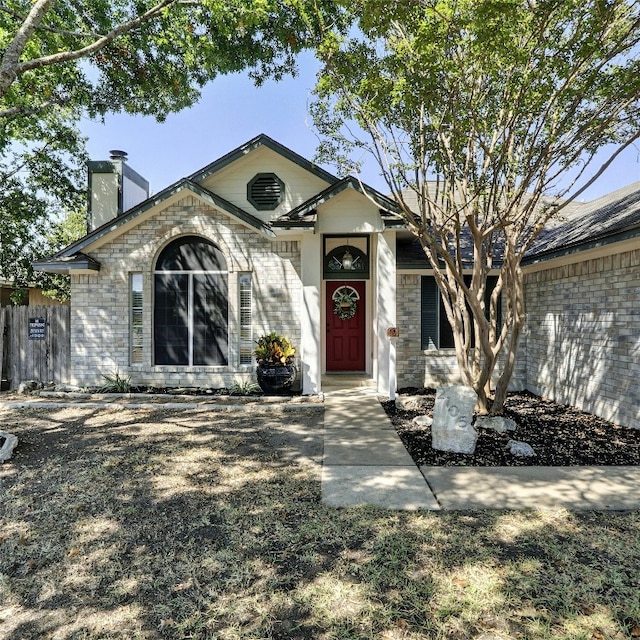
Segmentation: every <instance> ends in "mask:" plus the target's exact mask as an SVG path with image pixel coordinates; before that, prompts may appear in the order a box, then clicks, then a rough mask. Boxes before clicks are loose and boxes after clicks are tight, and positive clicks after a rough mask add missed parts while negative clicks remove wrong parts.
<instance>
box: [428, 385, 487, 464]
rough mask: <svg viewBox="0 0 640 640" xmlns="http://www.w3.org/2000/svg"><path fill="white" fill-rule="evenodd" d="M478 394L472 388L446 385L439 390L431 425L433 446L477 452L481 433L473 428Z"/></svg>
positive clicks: (460, 451) (440, 448) (454, 450)
mask: <svg viewBox="0 0 640 640" xmlns="http://www.w3.org/2000/svg"><path fill="white" fill-rule="evenodd" d="M477 400H478V397H477V395H476V392H475V391H474V390H473V389H471V387H465V386H462V385H457V386H451V387H442V388H441V389H438V391H437V393H436V401H435V405H434V407H433V425H432V427H431V446H432V447H433V448H434V449H437V450H438V451H452V452H454V453H473V452H474V451H475V448H476V442H477V441H478V432H477V431H476V430H475V429H474V428H473V426H472V424H471V420H472V419H473V410H474V408H475V405H476V402H477Z"/></svg>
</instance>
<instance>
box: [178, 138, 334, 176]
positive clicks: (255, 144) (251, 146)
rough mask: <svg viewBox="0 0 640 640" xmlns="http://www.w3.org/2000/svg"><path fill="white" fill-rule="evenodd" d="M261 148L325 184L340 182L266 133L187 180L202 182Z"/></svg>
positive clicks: (193, 174)
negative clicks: (270, 151) (293, 164)
mask: <svg viewBox="0 0 640 640" xmlns="http://www.w3.org/2000/svg"><path fill="white" fill-rule="evenodd" d="M259 147H266V148H267V149H271V150H272V151H274V152H275V153H277V154H279V155H281V156H283V157H284V158H286V159H287V160H290V161H291V162H294V163H295V164H297V165H298V166H299V167H301V168H302V169H304V170H305V171H308V172H310V173H312V174H314V175H315V176H316V177H318V178H320V179H321V180H324V181H325V182H328V183H330V184H334V183H336V182H338V181H339V179H338V178H336V176H334V175H333V174H331V173H329V172H328V171H325V170H324V169H322V168H321V167H319V166H318V165H317V164H315V163H313V162H310V161H309V160H307V159H306V158H303V157H302V156H301V155H298V154H297V153H296V152H295V151H292V150H291V149H288V148H287V147H285V146H284V145H281V144H280V143H279V142H276V141H275V140H273V139H272V138H270V137H269V136H267V135H265V134H264V133H261V134H260V135H258V136H256V137H255V138H253V139H252V140H249V142H246V143H245V144H243V145H242V146H240V147H238V148H237V149H234V150H233V151H230V152H229V153H227V154H226V155H224V156H222V157H221V158H218V159H217V160H214V161H213V162H212V163H211V164H208V165H207V166H206V167H203V168H202V169H199V170H198V171H196V172H195V173H192V174H191V175H190V176H188V178H187V180H191V181H192V182H202V181H203V180H205V179H206V178H208V177H209V176H210V175H212V174H214V173H216V171H220V170H221V169H224V168H225V167H227V166H228V165H230V164H231V163H233V162H235V161H236V160H238V159H240V158H242V157H243V156H246V155H247V154H248V153H250V152H251V151H254V150H255V149H258V148H259Z"/></svg>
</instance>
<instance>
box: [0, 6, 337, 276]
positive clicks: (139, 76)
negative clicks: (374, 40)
mask: <svg viewBox="0 0 640 640" xmlns="http://www.w3.org/2000/svg"><path fill="white" fill-rule="evenodd" d="M340 21H341V11H340V10H339V8H338V7H337V5H336V3H335V2H333V1H332V0H64V1H62V0H33V1H32V0H2V1H1V2H0V216H1V218H2V227H1V228H0V277H4V278H11V279H17V280H20V281H21V282H22V281H24V278H25V277H26V276H25V273H24V270H23V268H22V267H21V266H20V265H19V264H18V262H17V261H16V260H17V255H18V253H19V249H20V247H21V246H23V244H24V242H25V241H26V240H28V239H29V238H31V239H33V238H34V237H38V236H37V234H35V236H34V234H33V233H32V231H33V225H34V224H35V222H36V221H39V223H40V224H41V225H45V224H46V221H47V217H48V216H49V215H50V214H51V213H52V212H56V213H58V214H62V213H63V212H64V211H69V210H76V209H77V208H78V207H79V206H82V205H83V201H84V197H85V196H84V189H85V184H84V182H85V179H86V174H85V168H84V163H85V160H86V158H85V153H84V140H83V139H82V137H81V135H80V133H79V130H78V126H77V125H78V123H79V121H80V118H81V117H83V116H88V117H100V116H102V115H104V114H106V113H113V112H126V113H131V114H144V115H151V116H155V117H156V118H158V119H159V120H162V119H163V118H164V117H165V116H166V115H167V114H168V113H170V112H173V111H178V110H180V109H183V108H185V107H188V106H190V105H192V104H194V103H195V102H196V101H197V100H198V98H199V97H200V89H201V88H202V87H203V86H204V85H205V84H206V83H207V82H209V81H211V80H212V79H214V78H215V77H216V76H217V75H219V74H226V73H231V72H237V71H242V70H248V72H249V73H250V74H251V75H252V77H253V78H254V79H255V81H256V82H258V83H259V82H261V81H262V80H263V79H264V78H266V77H273V78H276V79H278V78H280V77H281V76H282V75H283V74H286V73H295V60H296V54H297V53H298V52H299V51H300V50H302V49H304V48H305V47H308V46H310V44H311V43H312V42H315V41H316V39H317V37H318V34H319V33H321V32H322V31H323V30H324V29H326V28H329V27H331V28H335V27H338V28H339V29H341V28H342V27H341V26H339V25H340V24H341V23H340ZM40 244H41V245H42V243H40ZM22 262H24V261H22Z"/></svg>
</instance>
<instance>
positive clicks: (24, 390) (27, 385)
mask: <svg viewBox="0 0 640 640" xmlns="http://www.w3.org/2000/svg"><path fill="white" fill-rule="evenodd" d="M40 388H41V384H40V383H39V382H37V381H36V380H24V381H23V382H21V383H20V384H19V385H18V393H19V394H21V395H28V394H30V393H33V392H34V391H35V390H36V389H40Z"/></svg>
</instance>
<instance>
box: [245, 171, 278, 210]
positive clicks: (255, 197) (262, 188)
mask: <svg viewBox="0 0 640 640" xmlns="http://www.w3.org/2000/svg"><path fill="white" fill-rule="evenodd" d="M283 198H284V182H282V180H280V178H278V176H277V175H276V174H275V173H259V174H257V175H256V176H255V177H254V178H253V179H252V180H251V182H249V184H248V185H247V200H248V201H249V202H250V203H251V204H252V205H253V206H254V207H255V208H256V209H257V210H258V211H268V210H273V209H275V208H276V207H277V206H278V205H279V204H280V203H281V202H282V200H283Z"/></svg>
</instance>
